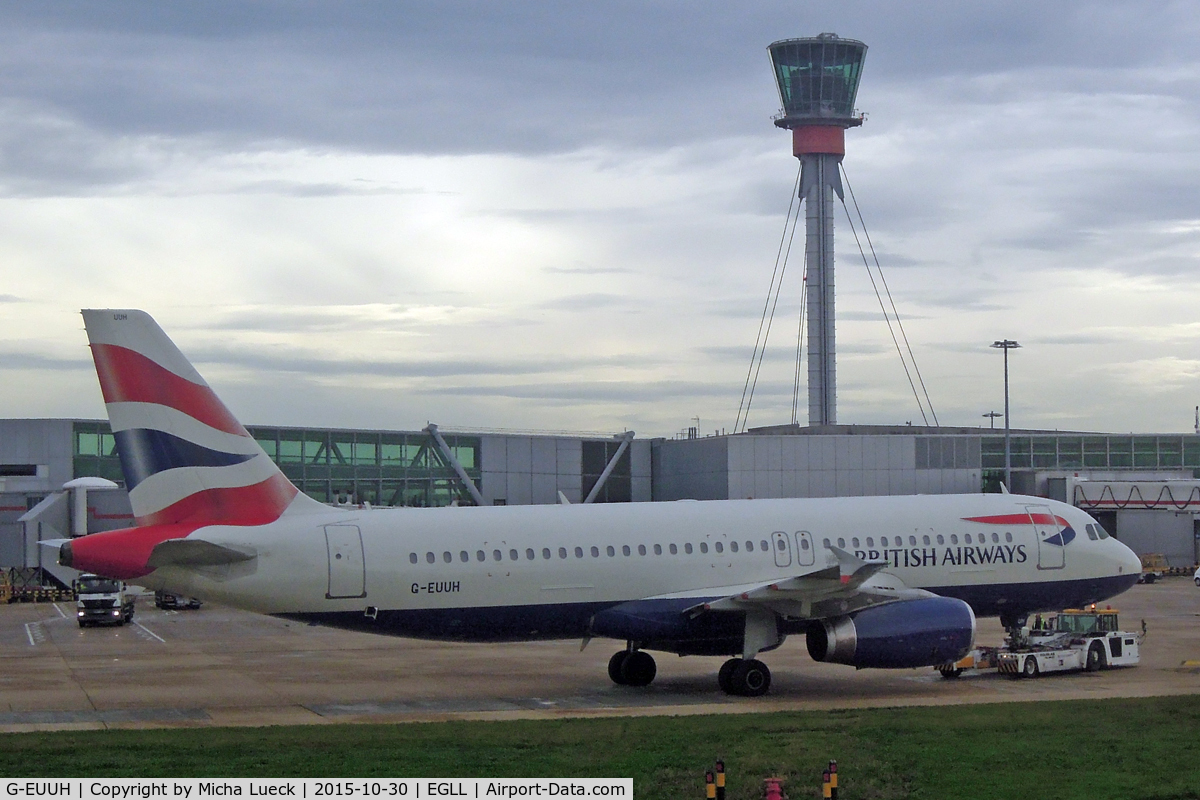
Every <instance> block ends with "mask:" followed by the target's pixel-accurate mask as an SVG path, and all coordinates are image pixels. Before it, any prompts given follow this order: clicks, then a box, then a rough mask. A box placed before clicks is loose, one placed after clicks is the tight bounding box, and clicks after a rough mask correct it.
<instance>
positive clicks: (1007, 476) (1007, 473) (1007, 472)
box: [991, 339, 1021, 492]
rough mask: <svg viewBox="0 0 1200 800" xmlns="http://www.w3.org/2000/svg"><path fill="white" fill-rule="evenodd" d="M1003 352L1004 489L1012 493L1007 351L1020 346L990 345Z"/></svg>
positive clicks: (999, 342) (1000, 341)
mask: <svg viewBox="0 0 1200 800" xmlns="http://www.w3.org/2000/svg"><path fill="white" fill-rule="evenodd" d="M991 346H992V347H994V348H996V349H997V350H1003V351H1004V488H1005V489H1008V490H1009V491H1010V492H1011V491H1012V425H1011V424H1010V422H1009V416H1008V351H1009V350H1012V349H1014V348H1017V347H1020V346H1021V345H1020V344H1018V343H1017V342H1014V341H1013V340H1012V339H998V340H996V341H994V342H992V344H991Z"/></svg>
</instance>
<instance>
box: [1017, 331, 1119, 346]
mask: <svg viewBox="0 0 1200 800" xmlns="http://www.w3.org/2000/svg"><path fill="white" fill-rule="evenodd" d="M1126 340H1127V339H1126V337H1123V336H1118V335H1116V334H1112V333H1101V332H1098V331H1090V332H1089V331H1081V332H1079V333H1064V334H1060V335H1057V336H1033V337H1029V342H1030V343H1036V344H1066V345H1078V344H1116V343H1118V342H1124V341H1126Z"/></svg>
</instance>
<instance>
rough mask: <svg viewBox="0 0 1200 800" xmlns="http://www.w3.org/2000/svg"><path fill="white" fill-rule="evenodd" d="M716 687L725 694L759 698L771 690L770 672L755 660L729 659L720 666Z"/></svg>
mask: <svg viewBox="0 0 1200 800" xmlns="http://www.w3.org/2000/svg"><path fill="white" fill-rule="evenodd" d="M717 685H718V686H720V687H721V691H723V692H725V694H737V695H741V696H742V697H761V696H762V695H764V694H766V693H767V690H768V689H770V688H771V670H769V669H767V665H766V664H764V663H763V662H761V661H759V660H758V659H756V658H749V659H745V658H731V659H729V660H728V661H726V662H725V663H724V664H722V665H721V671H720V672H718V673H717Z"/></svg>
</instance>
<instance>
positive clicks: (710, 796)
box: [704, 769, 717, 800]
mask: <svg viewBox="0 0 1200 800" xmlns="http://www.w3.org/2000/svg"><path fill="white" fill-rule="evenodd" d="M704 797H705V798H706V800H717V785H716V784H715V783H713V774H712V770H711V769H710V770H709V771H708V772H706V773H704Z"/></svg>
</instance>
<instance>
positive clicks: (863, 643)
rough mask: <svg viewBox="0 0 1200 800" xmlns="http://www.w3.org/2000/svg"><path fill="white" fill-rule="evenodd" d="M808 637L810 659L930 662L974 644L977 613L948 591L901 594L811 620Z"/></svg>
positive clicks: (955, 656)
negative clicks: (912, 596)
mask: <svg viewBox="0 0 1200 800" xmlns="http://www.w3.org/2000/svg"><path fill="white" fill-rule="evenodd" d="M807 640H808V654H809V655H811V656H812V657H813V660H814V661H832V662H834V663H837V664H849V665H850V666H852V667H858V668H863V667H884V668H901V669H903V668H908V667H930V666H935V665H937V664H945V663H948V662H951V661H957V660H959V659H960V658H962V657H963V656H965V655H966V654H967V651H969V650H970V649H971V648H972V647H973V646H974V645H975V614H974V612H972V611H971V607H970V606H969V605H967V604H966V603H964V602H963V601H962V600H956V599H954V598H951V597H924V598H920V599H916V600H899V601H897V602H895V603H888V604H886V605H882V606H872V607H870V608H864V609H863V610H862V611H857V612H855V613H853V614H849V615H847V616H844V617H833V618H831V619H826V620H819V621H817V622H814V623H813V624H812V625H811V626H809V629H808V634H807Z"/></svg>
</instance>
